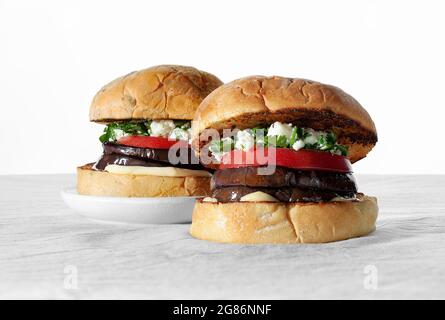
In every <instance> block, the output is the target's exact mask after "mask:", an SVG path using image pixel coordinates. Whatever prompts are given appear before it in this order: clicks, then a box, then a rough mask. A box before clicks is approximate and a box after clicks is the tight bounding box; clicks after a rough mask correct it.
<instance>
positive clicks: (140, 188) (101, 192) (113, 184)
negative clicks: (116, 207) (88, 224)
mask: <svg viewBox="0 0 445 320" xmlns="http://www.w3.org/2000/svg"><path fill="white" fill-rule="evenodd" d="M91 167H92V164H87V165H85V166H82V167H79V168H77V192H78V193H79V194H84V195H95V196H113V197H180V196H207V195H209V194H210V178H207V177H160V176H148V175H127V174H113V173H109V172H105V171H96V170H92V169H91Z"/></svg>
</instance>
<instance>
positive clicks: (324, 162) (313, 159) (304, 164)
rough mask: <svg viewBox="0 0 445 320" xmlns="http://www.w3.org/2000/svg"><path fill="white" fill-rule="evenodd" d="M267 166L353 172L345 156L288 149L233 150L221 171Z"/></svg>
mask: <svg viewBox="0 0 445 320" xmlns="http://www.w3.org/2000/svg"><path fill="white" fill-rule="evenodd" d="M267 164H271V165H276V166H279V167H287V168H293V169H302V170H319V171H333V172H352V167H351V163H350V161H349V160H348V159H347V158H346V157H344V156H339V155H336V154H332V153H330V152H323V151H313V150H298V151H295V150H292V149H286V148H265V149H263V148H257V149H251V150H248V151H242V150H233V151H231V152H229V153H227V154H225V155H224V156H223V158H222V161H221V164H220V165H219V169H231V168H240V167H259V166H265V165H267Z"/></svg>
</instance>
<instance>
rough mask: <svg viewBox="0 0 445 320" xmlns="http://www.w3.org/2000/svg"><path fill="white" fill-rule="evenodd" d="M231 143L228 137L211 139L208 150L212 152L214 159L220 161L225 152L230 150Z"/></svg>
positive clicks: (231, 140)
mask: <svg viewBox="0 0 445 320" xmlns="http://www.w3.org/2000/svg"><path fill="white" fill-rule="evenodd" d="M221 142H222V144H221ZM232 144H233V139H232V138H230V137H225V138H222V139H221V140H215V141H212V143H211V144H210V145H209V151H210V152H211V153H212V156H213V158H215V160H216V161H218V162H220V161H221V159H222V157H223V156H224V155H225V154H226V153H227V152H229V151H231V150H232ZM221 147H222V148H221Z"/></svg>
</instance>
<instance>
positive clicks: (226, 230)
mask: <svg viewBox="0 0 445 320" xmlns="http://www.w3.org/2000/svg"><path fill="white" fill-rule="evenodd" d="M192 139H193V144H194V146H195V149H197V150H198V151H199V154H200V157H201V160H202V163H204V164H205V165H206V166H208V167H211V168H214V169H216V171H215V173H214V175H213V177H212V184H211V187H212V195H211V196H210V197H206V198H204V199H201V200H197V202H196V204H195V208H194V212H193V222H192V225H191V228H190V233H191V235H192V236H194V237H195V238H198V239H204V240H210V241H218V242H229V243H321V242H331V241H338V240H344V239H348V238H353V237H359V236H363V235H366V234H369V233H370V232H372V231H373V230H375V221H376V219H377V213H378V207H377V200H376V198H374V197H370V196H366V195H364V194H362V193H360V192H358V188H357V184H356V181H355V179H354V176H353V174H352V167H351V163H354V162H356V161H358V160H360V159H362V158H364V157H365V156H366V155H367V154H368V152H369V151H370V150H371V149H372V148H373V147H374V145H375V144H376V142H377V133H376V128H375V125H374V123H373V121H372V119H371V117H370V116H369V114H368V113H367V112H366V110H365V109H364V108H363V107H362V106H361V105H360V104H359V103H358V102H357V101H356V100H355V99H354V98H353V97H351V96H350V95H348V94H346V93H345V92H344V91H342V90H341V89H339V88H337V87H334V86H330V85H325V84H322V83H318V82H314V81H309V80H303V79H290V78H282V77H261V76H255V77H248V78H243V79H239V80H235V81H233V82H231V83H228V84H225V85H223V86H221V87H219V88H218V89H216V90H215V91H214V92H212V93H211V94H210V95H209V96H208V97H207V98H205V99H204V100H203V102H202V103H201V105H200V106H199V108H198V110H197V112H196V114H195V119H194V121H193V127H192ZM203 159H204V160H203Z"/></svg>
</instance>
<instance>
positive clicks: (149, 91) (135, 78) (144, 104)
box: [90, 65, 222, 122]
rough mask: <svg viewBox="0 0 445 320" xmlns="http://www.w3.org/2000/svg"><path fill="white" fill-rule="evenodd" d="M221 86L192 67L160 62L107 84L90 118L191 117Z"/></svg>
mask: <svg viewBox="0 0 445 320" xmlns="http://www.w3.org/2000/svg"><path fill="white" fill-rule="evenodd" d="M220 85H222V82H221V80H219V79H218V78H217V77H215V76H214V75H212V74H210V73H207V72H204V71H200V70H198V69H195V68H192V67H185V66H175V65H161V66H155V67H151V68H148V69H144V70H141V71H135V72H132V73H130V74H127V75H126V76H123V77H120V78H118V79H116V80H114V81H112V82H110V83H109V84H107V85H106V86H104V87H103V88H102V89H101V90H100V91H99V92H98V93H97V94H96V95H95V97H94V99H93V102H92V103H91V107H90V121H96V122H112V121H116V120H143V119H178V120H191V119H193V116H194V114H195V111H196V108H197V107H198V106H199V104H200V103H201V101H202V99H204V98H205V97H206V96H207V95H208V94H209V93H210V92H212V91H213V90H215V89H216V88H217V87H219V86H220Z"/></svg>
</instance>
